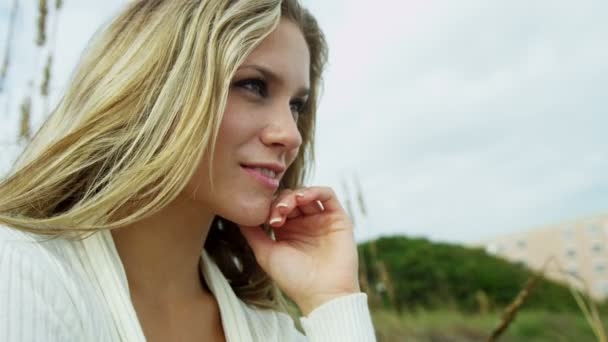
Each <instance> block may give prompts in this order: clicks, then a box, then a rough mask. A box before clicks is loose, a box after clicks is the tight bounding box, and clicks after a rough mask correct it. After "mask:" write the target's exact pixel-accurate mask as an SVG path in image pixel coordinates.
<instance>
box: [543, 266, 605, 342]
mask: <svg viewBox="0 0 608 342" xmlns="http://www.w3.org/2000/svg"><path fill="white" fill-rule="evenodd" d="M554 262H555V263H556V264H557V267H558V269H559V271H560V272H561V273H563V274H566V275H568V276H569V277H570V279H569V280H568V281H567V284H568V288H569V289H570V293H571V294H572V297H573V298H574V300H575V301H576V304H577V305H578V307H579V309H580V310H581V312H582V313H583V316H584V317H585V320H586V321H587V324H589V327H590V328H591V330H592V331H593V334H594V335H595V337H596V338H597V340H598V341H599V342H608V335H606V329H605V328H604V324H603V323H602V319H601V318H600V314H599V310H598V309H597V304H596V303H595V301H594V300H593V298H592V297H591V295H590V293H591V291H590V289H589V284H588V283H587V282H586V281H585V280H584V279H583V278H581V277H579V276H576V275H574V274H572V273H570V272H568V271H566V270H565V269H564V268H563V267H562V265H561V264H560V263H559V262H558V261H557V260H555V261H554ZM573 278H574V279H576V281H577V282H579V283H580V284H582V290H579V289H577V288H576V287H575V286H574V285H573V284H572V280H573Z"/></svg>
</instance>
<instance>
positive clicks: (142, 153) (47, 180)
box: [0, 0, 327, 311]
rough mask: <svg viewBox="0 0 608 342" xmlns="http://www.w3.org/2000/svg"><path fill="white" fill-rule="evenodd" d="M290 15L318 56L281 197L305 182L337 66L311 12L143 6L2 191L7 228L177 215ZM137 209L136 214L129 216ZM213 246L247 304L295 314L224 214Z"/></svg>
mask: <svg viewBox="0 0 608 342" xmlns="http://www.w3.org/2000/svg"><path fill="white" fill-rule="evenodd" d="M281 17H284V18H287V19H289V20H291V21H293V22H294V23H295V24H296V25H297V26H298V27H299V28H300V29H301V31H302V33H303V35H304V37H305V40H306V42H307V44H308V47H309V50H310V54H311V68H310V83H311V93H310V96H309V101H308V104H307V107H306V108H304V115H303V116H302V120H301V121H299V123H298V126H299V129H300V132H301V135H302V139H303V143H302V146H301V148H300V152H299V154H298V156H297V158H296V160H295V161H294V163H293V164H292V166H291V167H290V168H289V170H288V171H287V172H286V174H285V176H284V178H283V180H282V183H281V185H280V189H283V188H295V187H298V186H300V185H302V184H303V182H304V179H305V175H306V173H307V168H308V167H310V165H311V163H312V161H313V159H314V154H313V147H312V144H313V136H314V126H315V114H316V106H317V102H318V96H319V90H320V89H319V88H320V86H321V74H322V71H323V68H324V65H325V63H326V59H327V47H326V43H325V40H324V38H323V34H322V32H321V30H320V29H319V27H318V25H317V23H316V21H315V19H314V18H313V17H312V16H311V15H310V13H309V12H308V11H307V10H306V9H304V8H302V7H301V6H300V5H299V4H298V2H297V0H241V1H229V0H223V1H222V0H206V1H201V0H140V1H135V2H132V3H131V4H129V6H127V8H126V9H125V10H124V11H123V12H122V13H121V14H119V15H118V16H117V17H116V18H115V19H114V20H112V21H111V22H110V23H109V24H108V25H107V26H106V27H104V28H103V29H102V30H101V31H100V32H99V33H98V34H97V35H96V37H95V38H94V39H93V40H92V42H91V43H90V44H89V47H88V49H87V52H86V53H85V54H84V55H83V57H82V60H81V62H80V65H79V67H78V68H77V69H76V72H75V74H74V76H73V78H72V80H71V83H70V86H69V88H68V89H67V91H66V93H65V95H64V96H63V98H62V99H61V101H60V102H59V104H58V105H57V107H56V108H55V109H54V110H53V111H52V112H51V113H50V115H49V117H48V118H47V119H46V121H45V122H44V124H43V125H42V126H41V127H40V129H39V130H38V132H37V133H36V134H35V136H34V137H33V139H32V140H31V141H30V143H29V144H28V146H27V147H26V148H25V150H24V152H23V153H22V154H21V155H20V157H19V158H18V159H17V161H16V162H15V163H14V165H13V168H12V169H11V171H10V172H9V174H8V175H7V176H6V177H5V179H3V180H2V182H1V183H0V224H4V225H6V226H9V227H12V228H14V229H19V230H22V231H27V232H31V233H36V234H46V235H51V236H56V237H59V236H61V237H66V238H82V237H85V238H86V236H88V234H92V233H95V232H97V231H99V230H104V229H113V228H118V227H121V226H124V225H127V224H130V223H133V222H135V221H138V220H140V219H143V218H145V217H147V216H149V215H152V214H154V213H155V212H157V211H159V210H160V209H162V208H163V207H165V206H166V205H167V204H169V203H170V202H171V201H172V200H173V199H174V198H176V197H177V196H178V195H179V193H180V192H181V191H182V190H183V189H184V187H185V186H186V184H187V182H188V180H189V179H191V177H192V176H193V174H194V172H195V170H196V167H197V165H198V164H199V161H200V160H201V159H202V158H203V156H204V155H205V154H209V157H210V160H211V161H212V160H213V150H214V144H215V140H216V137H217V134H218V130H219V126H220V123H221V120H222V114H223V112H224V108H225V105H226V99H227V95H228V90H229V86H230V82H231V80H232V78H233V75H234V73H235V71H236V69H237V67H238V66H239V65H240V64H241V63H242V62H243V61H244V59H245V58H246V57H247V56H248V55H249V53H250V52H251V51H252V50H253V49H254V48H255V47H256V46H257V45H258V44H259V43H260V42H261V41H262V40H263V39H264V38H265V37H266V36H267V35H268V34H270V32H272V31H273V30H274V29H275V28H276V26H277V25H278V23H279V20H280V19H281ZM209 165H210V167H209V172H210V174H211V171H212V170H211V165H212V163H210V164H209ZM126 205H129V208H131V207H133V208H134V210H132V211H129V212H128V213H123V212H122V211H120V210H119V209H120V208H123V207H125V206H126ZM205 249H206V250H207V251H208V253H209V254H210V255H211V257H212V258H213V259H214V260H215V262H216V263H217V264H218V266H219V267H220V269H221V270H222V272H223V273H224V275H225V276H226V277H227V278H228V279H229V281H230V284H231V286H232V287H233V289H234V291H235V293H236V294H237V295H238V296H239V297H240V298H241V299H242V300H244V301H246V302H248V303H249V304H252V305H256V306H258V307H261V308H270V309H275V310H281V311H286V306H285V303H286V302H285V299H284V298H283V295H282V293H281V292H280V290H279V289H278V288H277V286H276V285H275V284H274V282H273V281H272V280H271V279H270V278H269V277H268V276H267V275H266V274H265V272H264V271H263V270H262V269H261V268H260V266H259V265H258V264H257V262H256V260H255V257H254V255H253V252H252V251H251V248H250V247H249V246H248V244H247V243H246V241H245V239H244V238H243V236H242V235H241V234H240V231H239V230H238V228H237V226H236V225H235V224H234V223H232V222H230V221H228V220H226V219H223V218H220V217H216V218H215V219H214V221H213V223H212V227H211V230H210V232H209V235H208V238H207V240H206V243H205ZM235 258H236V259H237V260H238V263H240V266H241V267H237V266H236V265H235V262H234V259H235Z"/></svg>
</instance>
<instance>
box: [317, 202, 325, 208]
mask: <svg viewBox="0 0 608 342" xmlns="http://www.w3.org/2000/svg"><path fill="white" fill-rule="evenodd" d="M317 205H318V206H319V209H321V211H323V210H325V207H324V206H323V203H321V201H318V200H317Z"/></svg>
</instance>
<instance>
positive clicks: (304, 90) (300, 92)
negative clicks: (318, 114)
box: [241, 64, 310, 97]
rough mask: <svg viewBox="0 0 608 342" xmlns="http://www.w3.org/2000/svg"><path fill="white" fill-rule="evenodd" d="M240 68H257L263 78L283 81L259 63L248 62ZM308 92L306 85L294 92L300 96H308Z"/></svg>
mask: <svg viewBox="0 0 608 342" xmlns="http://www.w3.org/2000/svg"><path fill="white" fill-rule="evenodd" d="M241 68H249V69H254V70H257V71H258V72H260V73H261V74H262V75H264V78H268V79H271V80H274V81H277V82H279V83H282V81H283V80H282V79H281V77H280V76H279V75H277V74H275V73H274V72H272V71H271V70H269V69H267V68H265V67H263V66H260V65H255V64H248V65H243V66H242V67H241ZM309 94H310V88H306V87H302V88H300V89H298V91H297V92H296V95H297V96H302V97H304V96H308V95H309Z"/></svg>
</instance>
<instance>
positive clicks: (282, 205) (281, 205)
mask: <svg viewBox="0 0 608 342" xmlns="http://www.w3.org/2000/svg"><path fill="white" fill-rule="evenodd" d="M287 207H288V205H287V204H286V203H279V204H277V208H287Z"/></svg>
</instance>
